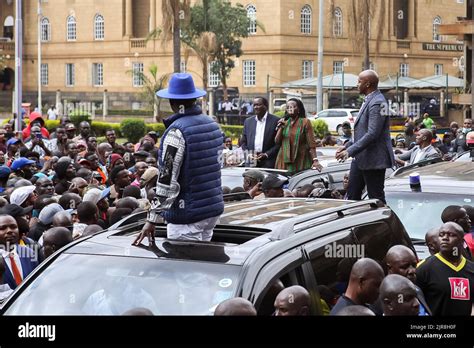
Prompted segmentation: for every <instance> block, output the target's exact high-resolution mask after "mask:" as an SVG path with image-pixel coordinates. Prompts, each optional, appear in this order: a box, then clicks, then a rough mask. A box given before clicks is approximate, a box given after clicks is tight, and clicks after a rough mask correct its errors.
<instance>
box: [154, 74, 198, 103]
mask: <svg viewBox="0 0 474 348" xmlns="http://www.w3.org/2000/svg"><path fill="white" fill-rule="evenodd" d="M156 95H157V96H158V97H160V98H166V99H194V98H200V97H202V96H205V95H206V92H205V91H203V90H202V89H197V88H196V87H195V86H194V81H193V78H192V76H191V75H189V74H173V76H172V77H171V80H170V83H169V86H168V88H166V89H162V90H161V91H158V92H157V93H156Z"/></svg>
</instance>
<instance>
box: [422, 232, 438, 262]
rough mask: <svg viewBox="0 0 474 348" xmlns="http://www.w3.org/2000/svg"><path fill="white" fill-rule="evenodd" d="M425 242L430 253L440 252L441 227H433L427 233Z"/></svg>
mask: <svg viewBox="0 0 474 348" xmlns="http://www.w3.org/2000/svg"><path fill="white" fill-rule="evenodd" d="M425 242H426V246H427V247H428V250H429V252H430V255H434V254H437V253H438V252H439V227H435V228H432V229H431V230H429V231H428V232H426V234H425Z"/></svg>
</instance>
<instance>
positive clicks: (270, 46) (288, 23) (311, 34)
mask: <svg viewBox="0 0 474 348" xmlns="http://www.w3.org/2000/svg"><path fill="white" fill-rule="evenodd" d="M232 2H233V3H237V2H240V3H242V4H243V5H244V6H245V7H246V8H247V11H248V14H249V16H252V17H253V18H256V19H257V20H258V22H259V23H261V24H262V25H263V26H264V29H265V31H263V30H262V29H261V28H258V27H257V28H256V30H254V29H255V28H254V27H252V26H251V28H249V29H250V31H251V35H250V36H249V38H247V39H245V40H244V43H243V50H244V52H245V53H244V55H243V56H242V57H240V58H239V59H237V64H236V65H237V66H236V68H235V69H234V71H233V73H232V76H231V78H230V80H229V81H228V86H232V87H238V88H239V91H240V93H241V94H245V95H254V94H264V93H266V92H267V84H268V85H270V86H274V85H278V84H281V83H283V82H287V81H292V80H297V79H301V78H303V77H310V76H313V75H314V76H316V74H317V46H318V35H319V33H318V9H319V1H318V0H245V1H242V0H240V1H234V0H233V1H232ZM382 2H383V3H384V5H385V6H384V7H385V10H384V11H382V12H381V11H380V6H381V5H380V4H381V3H382ZM463 2H464V1H463V0H378V1H375V3H377V4H378V5H377V8H375V9H374V11H373V12H374V13H373V14H372V19H371V22H370V52H371V55H370V61H371V63H372V64H373V67H374V68H375V69H376V70H377V71H378V72H379V74H380V75H381V76H385V75H388V74H391V75H392V76H393V75H396V74H397V73H400V74H401V75H407V76H410V77H414V78H420V77H426V76H430V75H434V74H449V75H453V76H459V74H460V71H459V66H458V65H459V64H458V61H459V58H460V57H461V56H462V54H463V52H462V50H463V48H462V42H459V41H457V39H456V37H452V36H451V37H448V36H447V37H443V36H440V35H437V33H436V27H437V25H438V24H442V23H451V22H455V20H456V18H457V17H460V16H464V15H465V4H464V3H463ZM23 3H24V5H23V6H24V11H23V12H24V14H23V17H24V18H23V19H24V65H23V66H24V72H23V85H24V95H25V98H30V99H31V101H32V102H34V100H35V94H36V93H37V84H38V57H37V33H38V15H37V1H36V0H25V1H23ZM352 3H353V1H352V0H326V1H325V4H326V5H325V10H324V11H325V15H324V20H325V22H324V39H325V40H324V65H323V66H324V75H328V74H332V73H333V72H339V71H341V69H342V67H343V69H344V71H345V72H346V73H351V74H358V73H359V72H360V70H361V68H362V57H361V53H359V52H357V49H358V48H360V47H354V46H355V45H354V44H353V42H354V41H353V40H351V35H350V33H351V32H353V31H354V25H355V24H354V23H355V22H357V21H358V19H356V18H353V17H354V16H353V15H351V13H352ZM400 9H401V10H402V14H401V16H402V17H403V19H402V22H403V23H402V24H400V23H398V22H397V21H400V13H398V11H400ZM397 14H398V16H397ZM13 15H14V1H13V0H1V1H0V20H1V21H2V23H4V27H3V35H2V33H0V36H4V37H8V36H9V35H11V33H12V30H13V28H11V27H9V26H8V24H10V23H11V21H12V19H13V18H12V16H13ZM42 15H43V18H42V19H41V23H42V25H41V34H42V39H43V40H42V41H43V42H42V84H43V87H42V90H43V95H44V97H43V100H44V101H45V102H49V103H53V102H54V100H55V97H56V92H57V91H58V90H60V91H61V96H62V98H68V99H69V100H71V101H88V100H89V101H90V100H92V101H95V102H97V103H100V102H101V101H102V95H103V92H104V90H107V91H108V94H109V98H110V101H109V104H110V105H109V107H110V108H113V109H117V108H119V109H120V108H131V106H132V103H133V102H134V101H138V100H139V98H138V97H137V92H139V91H140V81H139V79H137V78H136V76H135V77H134V76H133V75H134V74H133V71H134V70H139V71H143V72H145V73H146V71H147V68H148V67H149V66H150V65H151V64H152V63H156V65H157V66H158V72H159V74H163V73H169V72H172V68H173V60H172V48H171V43H169V44H166V45H163V44H162V43H161V41H159V40H150V41H145V37H146V36H147V34H148V32H149V31H150V29H152V28H155V27H159V26H160V25H161V23H162V14H161V0H54V1H53V0H47V1H45V0H43V5H42ZM380 18H382V19H381V20H379V19H380ZM400 25H401V27H400ZM379 33H380V35H378V34H379ZM377 46H378V51H377V50H376V47H377ZM12 47H13V42H11V41H8V39H2V40H1V41H0V48H2V49H3V51H2V53H3V55H4V59H3V62H4V64H5V66H6V67H7V68H9V69H7V70H4V74H3V76H4V77H3V79H4V81H3V85H2V86H3V89H6V90H8V89H10V88H11V79H9V78H8V75H9V74H11V73H12V70H10V69H14V60H13V55H14V51H12ZM182 65H183V69H186V70H187V71H188V72H191V73H193V74H194V76H195V80H196V81H200V76H199V73H200V72H201V71H202V68H201V67H200V64H199V62H198V60H197V59H196V58H195V57H193V55H192V54H191V55H190V56H189V59H188V61H187V62H185V63H183V64H182ZM5 76H6V77H5ZM9 80H10V81H9ZM8 82H10V85H9V84H8ZM210 82H211V86H216V85H217V84H218V81H217V80H216V79H215V78H213V77H212V76H211V81H210Z"/></svg>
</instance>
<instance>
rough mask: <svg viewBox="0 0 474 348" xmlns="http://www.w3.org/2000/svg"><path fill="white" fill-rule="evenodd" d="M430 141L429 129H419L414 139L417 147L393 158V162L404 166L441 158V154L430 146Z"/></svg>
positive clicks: (431, 135)
mask: <svg viewBox="0 0 474 348" xmlns="http://www.w3.org/2000/svg"><path fill="white" fill-rule="evenodd" d="M432 139H433V133H432V132H431V131H430V130H429V129H426V128H424V129H420V131H419V132H418V135H417V136H416V138H415V143H416V145H417V146H415V147H414V148H412V149H411V150H410V151H407V152H405V153H403V154H401V155H398V156H397V157H396V158H395V161H396V162H397V163H398V164H399V165H401V166H405V165H410V164H415V163H418V162H420V161H423V160H426V159H429V158H435V157H441V153H440V152H439V151H438V150H437V149H436V148H435V147H434V146H433V145H431V140H432Z"/></svg>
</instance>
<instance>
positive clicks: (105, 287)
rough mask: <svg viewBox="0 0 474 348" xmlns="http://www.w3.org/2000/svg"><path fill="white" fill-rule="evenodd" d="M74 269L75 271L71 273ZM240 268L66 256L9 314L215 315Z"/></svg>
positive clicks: (115, 257)
mask: <svg viewBox="0 0 474 348" xmlns="http://www.w3.org/2000/svg"><path fill="white" fill-rule="evenodd" d="M71 270H74V272H71ZM239 271H240V267H239V266H232V265H222V264H212V263H204V262H199V263H198V262H186V261H169V260H161V259H159V260H158V259H146V258H132V257H117V256H91V255H82V254H63V255H61V256H59V257H58V259H56V260H55V261H54V263H53V264H51V265H50V266H48V268H46V269H45V270H44V271H43V272H42V274H41V275H39V276H38V277H37V278H36V279H35V280H34V281H33V282H32V283H31V284H29V286H28V288H26V289H25V290H24V291H23V292H22V293H21V294H20V295H19V297H18V298H16V299H15V302H14V303H13V304H12V306H11V307H10V308H9V309H8V310H7V311H6V312H5V314H6V315H120V314H122V313H124V312H125V311H128V310H130V309H133V308H147V309H149V310H151V311H152V312H153V314H155V315H210V314H212V313H213V311H214V309H215V307H216V305H217V304H219V303H220V302H222V301H224V300H226V299H228V298H230V297H232V296H233V293H234V291H235V288H236V283H237V278H238V275H239Z"/></svg>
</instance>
